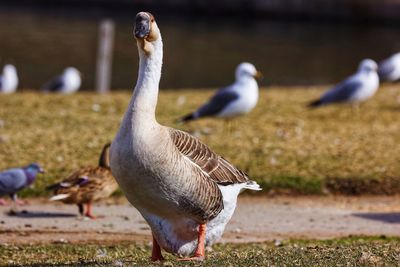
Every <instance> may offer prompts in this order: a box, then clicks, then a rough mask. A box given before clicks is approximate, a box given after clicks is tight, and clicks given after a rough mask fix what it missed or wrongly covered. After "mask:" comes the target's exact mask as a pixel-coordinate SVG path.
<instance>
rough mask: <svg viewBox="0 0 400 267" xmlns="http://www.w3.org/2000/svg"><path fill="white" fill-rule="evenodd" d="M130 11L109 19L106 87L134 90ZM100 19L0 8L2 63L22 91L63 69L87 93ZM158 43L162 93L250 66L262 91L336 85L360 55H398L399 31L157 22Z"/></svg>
mask: <svg viewBox="0 0 400 267" xmlns="http://www.w3.org/2000/svg"><path fill="white" fill-rule="evenodd" d="M134 14H135V11H133V12H132V13H130V12H129V13H128V12H125V13H115V14H111V16H109V17H112V18H113V19H114V20H115V22H116V27H117V28H116V30H117V32H116V40H115V42H116V43H115V53H114V59H115V60H114V66H113V80H112V87H113V88H114V89H126V88H133V86H134V84H135V81H136V75H137V65H138V64H137V63H138V58H137V50H136V44H135V40H134V38H133V35H132V30H133V26H132V25H133V21H134ZM102 17H103V16H102V15H101V14H97V13H94V14H93V13H91V14H90V15H88V14H85V12H84V11H81V12H75V11H74V12H71V11H57V12H54V11H52V10H41V11H38V10H34V11H29V10H23V11H19V10H15V9H14V10H0V40H1V41H0V58H1V63H4V62H14V63H15V64H16V65H17V67H18V70H19V75H20V79H21V86H20V87H22V88H38V87H40V86H41V85H42V84H43V83H44V82H45V81H46V80H47V79H49V78H51V77H53V76H54V75H56V74H58V73H60V72H61V70H62V69H63V68H64V67H66V66H69V65H71V66H76V67H77V68H78V69H80V70H81V71H82V72H83V73H84V75H85V79H84V83H83V88H84V89H92V88H93V85H94V70H95V59H96V50H97V30H98V23H99V21H100V20H101V18H102ZM156 18H157V21H158V24H159V26H160V28H161V31H162V36H163V40H164V48H165V50H164V68H163V76H162V82H161V86H162V88H204V87H218V86H220V85H225V84H227V83H230V82H231V81H232V79H233V70H234V68H235V66H236V65H237V64H238V63H240V62H242V61H249V62H252V63H254V64H255V65H256V66H257V67H258V68H259V69H260V70H261V71H262V72H263V73H264V75H265V79H264V81H263V82H262V85H271V84H272V85H309V84H322V83H324V84H325V83H334V82H337V81H338V80H341V79H342V78H343V77H344V76H346V75H348V74H349V73H352V72H353V71H354V70H355V68H356V67H357V65H358V62H359V61H360V60H361V59H362V58H365V57H370V58H373V59H376V60H380V59H382V58H384V57H386V56H388V55H390V54H391V53H393V52H396V51H400V34H398V33H399V28H398V27H395V26H390V25H389V26H382V25H378V26H377V25H375V26H371V25H361V24H357V25H353V26H351V25H350V26H349V25H345V24H339V25H333V24H317V23H311V22H309V23H299V22H294V21H292V22H284V21H271V20H265V21H262V20H246V19H244V18H243V17H242V18H241V19H239V20H235V19H233V18H230V19H224V18H221V17H219V18H213V19H210V18H208V19H204V18H202V19H201V18H187V17H186V18H171V17H164V16H157V17H156Z"/></svg>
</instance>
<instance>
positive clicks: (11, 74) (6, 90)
mask: <svg viewBox="0 0 400 267" xmlns="http://www.w3.org/2000/svg"><path fill="white" fill-rule="evenodd" d="M17 87H18V75H17V69H16V68H15V66H14V65H11V64H7V65H5V66H4V67H3V73H2V75H1V76H0V93H3V94H11V93H14V92H15V91H16V90H17Z"/></svg>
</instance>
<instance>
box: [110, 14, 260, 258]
mask: <svg viewBox="0 0 400 267" xmlns="http://www.w3.org/2000/svg"><path fill="white" fill-rule="evenodd" d="M134 34H135V37H136V40H137V46H138V52H139V58H140V63H139V77H138V80H137V83H136V87H135V90H134V92H133V96H132V99H131V101H130V103H129V107H128V109H127V111H126V113H125V116H124V118H123V121H122V123H121V126H120V129H119V131H118V133H117V135H116V137H115V139H114V141H113V143H112V145H111V150H110V158H111V162H110V163H111V171H112V173H113V175H114V177H115V178H116V180H117V182H118V183H119V185H120V187H121V189H122V191H123V193H124V194H125V196H126V197H127V199H128V200H129V201H130V203H131V204H132V205H133V206H135V208H136V209H138V210H139V212H140V213H141V214H142V216H143V217H144V219H145V220H146V221H147V223H148V224H149V225H150V227H151V231H152V234H153V250H152V256H151V259H152V260H153V261H158V260H163V256H162V255H161V248H162V249H164V250H166V251H168V252H170V253H174V254H177V255H182V256H189V255H193V254H194V255H193V257H192V258H188V259H185V260H203V259H204V257H205V249H204V248H205V246H211V245H212V244H213V243H214V242H216V241H217V240H218V239H219V238H220V237H221V235H222V234H223V232H224V229H225V226H226V224H227V223H228V221H229V220H230V218H231V216H232V215H233V212H234V210H235V207H236V201H237V196H238V194H239V193H240V192H241V191H243V190H244V189H251V190H261V188H260V186H259V185H258V184H257V183H256V182H254V181H251V180H250V179H249V177H248V176H247V174H245V173H244V172H243V171H241V170H239V169H237V168H236V167H235V166H233V165H232V164H231V163H230V162H228V161H227V160H225V159H224V158H223V157H221V156H219V155H218V154H216V153H214V152H213V151H212V150H211V149H210V148H209V147H208V146H207V145H205V144H203V143H202V142H201V141H200V140H198V139H197V138H195V137H193V136H191V135H190V134H188V133H186V132H183V131H179V130H176V129H173V128H169V127H166V126H163V125H160V124H159V123H158V122H157V120H156V117H155V110H156V106H157V98H158V91H159V82H160V78H161V65H162V58H163V43H162V40H161V33H160V30H159V28H158V26H157V24H156V22H155V19H154V17H153V16H152V15H151V14H150V13H147V12H140V13H138V14H137V15H136V25H135V31H134Z"/></svg>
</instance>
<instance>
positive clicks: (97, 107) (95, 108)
mask: <svg viewBox="0 0 400 267" xmlns="http://www.w3.org/2000/svg"><path fill="white" fill-rule="evenodd" d="M92 110H93V111H94V112H99V111H100V110H101V106H100V105H99V104H93V105H92Z"/></svg>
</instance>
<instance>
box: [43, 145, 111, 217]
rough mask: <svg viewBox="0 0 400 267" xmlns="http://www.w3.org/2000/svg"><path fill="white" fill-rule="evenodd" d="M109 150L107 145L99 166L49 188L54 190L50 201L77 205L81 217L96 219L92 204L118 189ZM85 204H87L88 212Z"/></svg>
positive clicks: (80, 172) (80, 171)
mask: <svg viewBox="0 0 400 267" xmlns="http://www.w3.org/2000/svg"><path fill="white" fill-rule="evenodd" d="M109 149H110V144H106V145H105V146H104V148H103V151H102V152H101V155H100V159H99V166H97V167H83V168H81V169H79V170H77V171H75V172H74V173H73V174H71V175H70V176H69V177H68V178H66V179H64V180H63V181H61V182H59V183H56V184H54V185H50V186H48V187H47V189H48V190H54V196H53V197H51V198H50V200H60V201H62V202H63V203H66V204H77V205H78V207H79V213H80V214H81V215H85V216H87V217H89V218H91V219H95V218H96V217H95V216H93V214H92V211H91V204H92V202H94V201H97V200H99V199H103V198H107V197H109V196H110V195H111V194H112V193H113V192H114V191H115V190H117V188H118V184H117V183H116V181H115V179H114V177H113V175H112V174H111V170H110V163H109ZM83 204H86V212H84V207H83Z"/></svg>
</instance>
